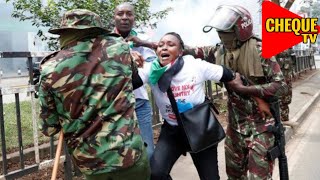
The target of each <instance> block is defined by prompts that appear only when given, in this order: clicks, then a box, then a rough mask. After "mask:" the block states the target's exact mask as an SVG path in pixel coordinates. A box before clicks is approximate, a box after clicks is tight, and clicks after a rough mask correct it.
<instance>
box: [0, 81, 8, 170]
mask: <svg viewBox="0 0 320 180" xmlns="http://www.w3.org/2000/svg"><path fill="white" fill-rule="evenodd" d="M0 105H1V106H0V130H1V148H2V149H1V150H2V169H3V171H2V172H3V174H4V175H6V174H8V169H7V165H8V162H7V152H6V149H7V147H6V138H5V137H6V136H5V129H4V116H3V99H2V91H1V87H0Z"/></svg>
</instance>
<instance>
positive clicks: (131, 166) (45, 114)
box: [39, 9, 150, 180]
mask: <svg viewBox="0 0 320 180" xmlns="http://www.w3.org/2000/svg"><path fill="white" fill-rule="evenodd" d="M49 32H50V33H53V34H58V35H60V38H59V40H60V45H61V50H60V51H57V52H55V53H53V54H51V55H49V56H47V57H45V58H44V59H43V60H42V62H41V65H40V68H41V79H40V88H39V99H40V106H41V113H40V117H41V122H40V128H41V131H42V132H43V134H45V135H47V136H53V135H55V134H56V133H58V132H59V131H62V133H64V137H65V141H66V143H67V147H68V151H69V153H70V154H71V156H72V159H73V162H74V163H75V164H76V165H77V166H78V167H79V169H80V171H81V172H82V173H83V174H84V175H85V177H86V179H89V180H91V179H95V180H99V179H103V180H105V179H119V180H122V179H139V180H140V179H141V180H146V179H149V176H150V168H149V163H148V160H147V153H146V149H145V147H144V145H143V141H142V138H141V136H140V131H139V129H138V125H137V119H136V115H135V113H134V104H135V100H134V95H133V87H132V78H131V76H132V73H133V70H135V68H133V63H132V60H131V57H130V53H129V46H128V44H127V43H125V42H124V41H123V39H122V38H121V37H118V35H115V34H110V31H108V30H106V29H104V28H102V23H101V20H100V17H99V16H98V15H97V14H95V13H93V12H91V11H88V10H82V9H76V10H71V11H68V12H66V13H65V14H64V16H63V18H62V22H61V25H60V27H59V28H57V29H51V30H49Z"/></svg>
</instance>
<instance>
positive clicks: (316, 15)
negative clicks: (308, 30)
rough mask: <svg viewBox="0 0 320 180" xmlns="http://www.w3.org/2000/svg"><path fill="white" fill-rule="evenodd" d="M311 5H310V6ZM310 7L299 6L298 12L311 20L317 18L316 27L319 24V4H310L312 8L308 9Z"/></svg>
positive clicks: (317, 2)
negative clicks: (306, 15)
mask: <svg viewBox="0 0 320 180" xmlns="http://www.w3.org/2000/svg"><path fill="white" fill-rule="evenodd" d="M310 5H311V4H310ZM310 5H308V6H301V8H300V12H302V13H307V14H308V15H309V16H310V15H311V16H310V17H312V18H318V23H317V24H318V25H319V24H320V9H319V7H320V2H319V1H316V2H314V3H313V4H312V6H311V7H310Z"/></svg>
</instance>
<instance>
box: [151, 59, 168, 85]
mask: <svg viewBox="0 0 320 180" xmlns="http://www.w3.org/2000/svg"><path fill="white" fill-rule="evenodd" d="M167 68H168V66H164V67H162V66H161V65H160V63H159V59H157V60H154V61H152V65H151V73H150V76H149V81H150V84H152V85H155V84H156V83H157V82H158V81H159V79H160V77H161V76H162V74H163V73H164V72H165V71H166V70H167Z"/></svg>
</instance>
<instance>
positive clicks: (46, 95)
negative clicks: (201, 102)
mask: <svg viewBox="0 0 320 180" xmlns="http://www.w3.org/2000/svg"><path fill="white" fill-rule="evenodd" d="M40 78H41V79H40V86H39V101H40V131H41V132H42V133H43V134H44V135H46V136H53V135H55V134H57V133H58V132H59V131H60V129H61V125H60V123H59V116H58V113H57V110H56V105H55V102H54V97H53V96H52V94H51V93H50V90H49V88H48V86H47V83H46V82H45V78H44V77H43V76H41V77H40Z"/></svg>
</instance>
